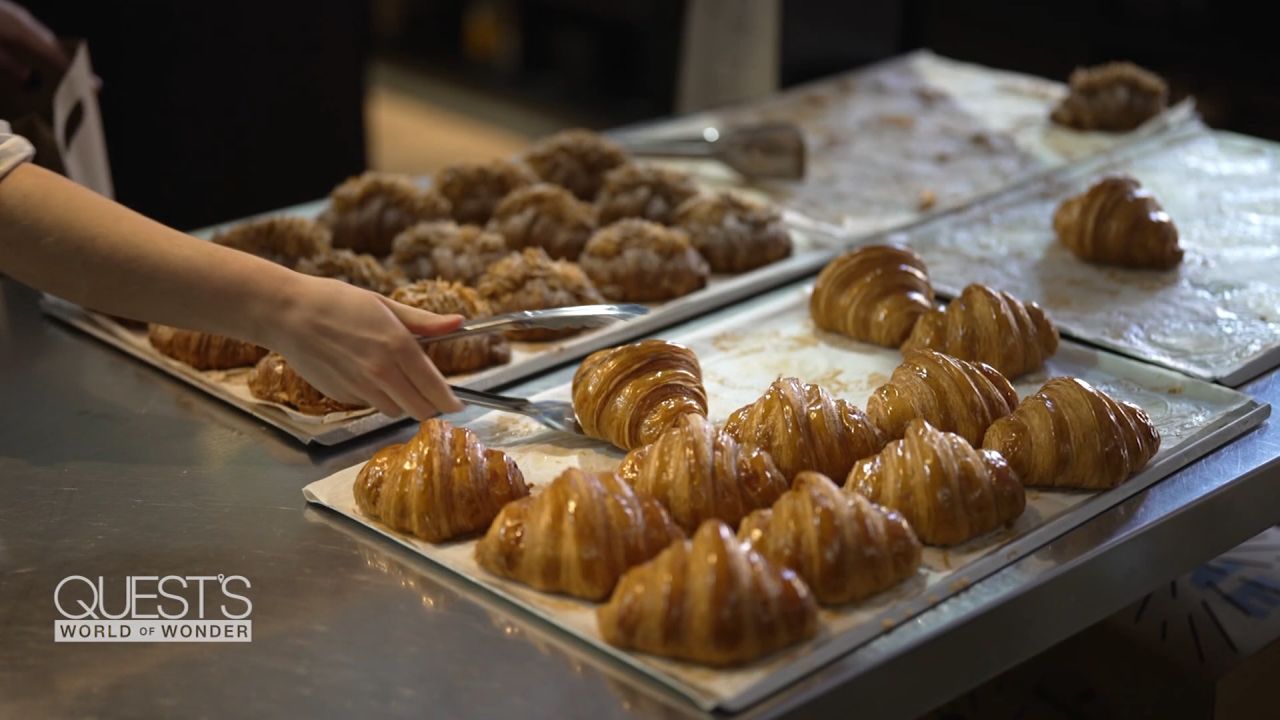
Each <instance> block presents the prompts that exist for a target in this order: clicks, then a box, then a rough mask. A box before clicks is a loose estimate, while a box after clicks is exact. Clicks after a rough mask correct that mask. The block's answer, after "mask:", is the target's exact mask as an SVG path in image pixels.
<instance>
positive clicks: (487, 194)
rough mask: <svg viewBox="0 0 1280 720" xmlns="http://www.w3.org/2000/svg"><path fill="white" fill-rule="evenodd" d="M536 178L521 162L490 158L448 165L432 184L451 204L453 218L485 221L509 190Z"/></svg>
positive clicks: (470, 221)
mask: <svg viewBox="0 0 1280 720" xmlns="http://www.w3.org/2000/svg"><path fill="white" fill-rule="evenodd" d="M537 180H538V178H537V176H536V175H534V174H533V171H532V170H530V169H529V168H528V167H526V166H525V165H524V164H522V163H518V162H512V161H510V160H489V161H486V162H476V163H463V164H460V165H451V166H450V167H447V168H445V169H443V170H441V171H440V173H439V174H438V175H436V179H435V187H436V189H437V190H439V192H440V194H441V195H443V196H444V197H445V198H446V199H447V200H448V201H449V203H450V205H451V206H452V208H453V219H454V220H457V221H458V222H460V223H469V224H471V225H484V224H485V223H487V222H489V218H490V217H491V216H492V215H493V209H494V208H495V207H497V206H498V203H499V202H501V201H502V199H503V198H504V197H506V196H507V194H508V193H510V192H511V191H512V190H515V189H517V188H522V187H524V186H526V185H532V184H533V183H535V182H537Z"/></svg>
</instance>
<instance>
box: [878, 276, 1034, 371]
mask: <svg viewBox="0 0 1280 720" xmlns="http://www.w3.org/2000/svg"><path fill="white" fill-rule="evenodd" d="M925 349H928V350H937V351H938V352H942V353H946V354H948V355H950V356H952V357H955V358H959V359H961V360H974V361H978V362H984V363H986V364H988V365H990V366H991V367H993V368H995V369H996V370H999V371H1000V372H1001V373H1002V374H1003V375H1005V376H1006V377H1010V378H1016V377H1018V376H1019V375H1025V374H1026V373H1029V372H1034V371H1036V370H1039V369H1040V368H1042V367H1044V362H1045V360H1047V359H1048V358H1049V357H1051V356H1052V355H1053V354H1054V353H1055V352H1057V351H1058V329H1057V328H1056V327H1054V325H1053V323H1052V322H1051V321H1050V320H1049V318H1048V316H1046V315H1045V314H1044V310H1042V309H1040V306H1039V305H1037V304H1035V303H1033V302H1028V303H1024V302H1022V301H1021V300H1019V299H1017V298H1015V297H1013V296H1012V295H1010V294H1009V293H1006V292H1000V291H998V290H992V289H991V288H989V287H987V286H985V285H977V284H974V285H969V286H967V287H965V289H964V290H963V291H961V292H960V297H958V298H956V299H955V300H952V301H951V304H950V305H947V308H946V310H931V311H929V312H927V313H925V314H924V315H922V316H921V317H920V319H919V320H917V321H916V325H915V327H914V328H913V329H912V331H911V335H909V336H908V337H907V341H906V342H905V343H903V344H902V351H903V352H904V353H906V352H910V351H912V350H925Z"/></svg>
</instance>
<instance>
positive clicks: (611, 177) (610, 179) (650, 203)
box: [596, 164, 698, 225]
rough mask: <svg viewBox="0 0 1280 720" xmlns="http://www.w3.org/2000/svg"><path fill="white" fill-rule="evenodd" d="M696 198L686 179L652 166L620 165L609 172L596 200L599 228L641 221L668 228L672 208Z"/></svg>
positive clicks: (679, 174) (696, 192) (687, 177)
mask: <svg viewBox="0 0 1280 720" xmlns="http://www.w3.org/2000/svg"><path fill="white" fill-rule="evenodd" d="M697 194H698V188H697V186H696V185H694V184H693V180H691V179H689V176H688V175H685V174H684V173H681V172H676V171H675V170H667V169H664V168H659V167H655V166H653V165H634V164H627V165H623V166H621V167H619V168H617V169H615V170H612V171H610V172H609V174H608V175H606V176H605V178H604V187H603V188H601V189H600V194H599V195H598V196H597V197H596V212H597V214H598V215H599V222H600V224H601V225H608V224H609V223H611V222H615V221H617V220H623V219H625V218H641V219H643V220H652V221H653V222H656V223H662V224H664V225H669V224H671V222H672V221H673V220H675V215H676V208H678V207H680V205H681V204H682V203H684V201H686V200H688V199H689V198H691V197H693V196H694V195H697Z"/></svg>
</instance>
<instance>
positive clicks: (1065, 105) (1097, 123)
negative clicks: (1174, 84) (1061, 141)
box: [1050, 62, 1169, 132]
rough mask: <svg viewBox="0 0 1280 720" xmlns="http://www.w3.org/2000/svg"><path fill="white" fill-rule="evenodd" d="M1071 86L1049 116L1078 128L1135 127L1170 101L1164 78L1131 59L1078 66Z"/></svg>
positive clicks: (1116, 130)
mask: <svg viewBox="0 0 1280 720" xmlns="http://www.w3.org/2000/svg"><path fill="white" fill-rule="evenodd" d="M1068 85H1069V89H1070V93H1069V94H1068V95H1067V97H1065V98H1063V100H1062V102H1060V103H1059V104H1058V106H1057V107H1055V108H1054V109H1053V112H1052V114H1051V115H1050V118H1052V119H1053V121H1054V122H1056V123H1058V124H1059V125H1066V126H1067V127H1071V128H1075V129H1077V130H1107V131H1115V132H1124V131H1127V130H1133V129H1134V128H1137V127H1138V126H1139V125H1141V124H1143V123H1144V122H1146V121H1148V120H1150V119H1151V118H1153V117H1155V116H1157V115H1159V114H1160V113H1162V112H1164V109H1165V108H1166V107H1168V104H1169V86H1168V85H1167V84H1165V81H1164V79H1163V78H1161V77H1160V76H1159V75H1156V74H1155V73H1153V72H1151V71H1149V70H1145V69H1143V68H1140V67H1138V66H1137V65H1134V64H1133V63H1129V62H1111V63H1105V64H1103V65H1095V66H1094V67H1090V68H1076V69H1075V71H1074V72H1072V73H1071V78H1070V79H1069V80H1068Z"/></svg>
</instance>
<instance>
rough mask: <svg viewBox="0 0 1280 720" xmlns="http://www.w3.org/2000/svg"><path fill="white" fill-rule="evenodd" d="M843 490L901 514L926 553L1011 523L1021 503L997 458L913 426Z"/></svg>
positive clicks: (1016, 485)
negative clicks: (933, 547)
mask: <svg viewBox="0 0 1280 720" xmlns="http://www.w3.org/2000/svg"><path fill="white" fill-rule="evenodd" d="M845 489H846V490H854V491H857V492H860V493H862V494H863V495H866V496H867V498H868V499H870V500H871V501H872V502H876V503H879V504H881V505H884V506H885V507H888V508H891V509H893V510H897V511H898V512H900V513H902V515H903V517H905V518H906V519H907V522H909V523H911V527H912V529H914V530H915V531H916V535H918V536H919V537H920V539H921V540H922V541H924V542H925V543H926V544H929V545H958V544H960V543H962V542H964V541H966V540H970V539H972V538H975V537H978V536H979V535H985V534H986V533H988V532H991V531H992V530H995V529H996V528H998V527H1000V526H1001V525H1005V524H1008V523H1011V522H1013V521H1014V520H1015V519H1017V517H1018V516H1019V515H1021V514H1022V510H1023V508H1025V507H1026V504H1027V498H1026V494H1025V493H1024V492H1023V490H1022V483H1021V482H1019V480H1018V476H1017V475H1016V474H1015V473H1014V472H1013V470H1012V469H1010V467H1009V463H1007V462H1005V459H1004V458H1003V457H1001V455H1000V454H999V453H997V452H994V451H992V450H974V449H973V447H972V446H971V445H969V443H968V442H966V441H965V439H964V438H962V437H960V436H959V435H956V434H955V433H949V432H942V431H941V430H937V429H936V428H934V427H933V426H932V425H930V424H929V423H927V422H925V421H924V420H912V421H911V423H910V424H909V425H907V431H906V435H904V436H903V438H902V439H901V440H894V441H893V442H891V443H889V444H888V445H887V446H885V449H884V451H882V452H881V453H880V454H879V455H876V456H875V457H873V458H868V459H866V460H863V461H861V462H859V463H858V464H857V465H856V466H855V467H854V468H853V472H851V473H849V477H848V479H847V480H846V482H845Z"/></svg>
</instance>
